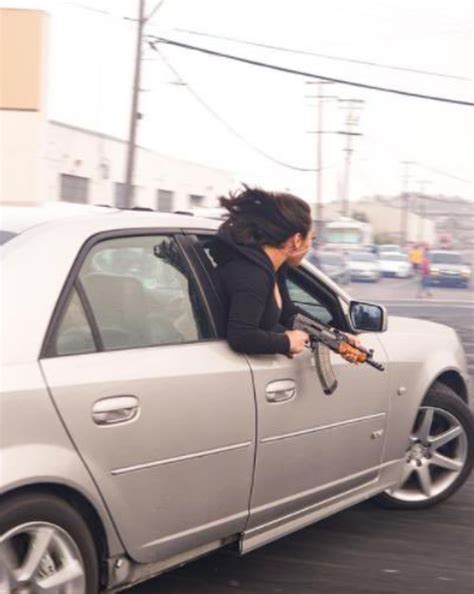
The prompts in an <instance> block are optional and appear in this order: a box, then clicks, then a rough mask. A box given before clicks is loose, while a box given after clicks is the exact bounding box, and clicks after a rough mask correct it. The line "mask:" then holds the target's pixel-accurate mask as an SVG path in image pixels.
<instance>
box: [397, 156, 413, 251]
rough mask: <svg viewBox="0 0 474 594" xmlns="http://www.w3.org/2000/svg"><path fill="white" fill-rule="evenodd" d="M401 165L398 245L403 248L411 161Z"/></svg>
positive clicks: (408, 204) (408, 206) (408, 200)
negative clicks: (402, 170)
mask: <svg viewBox="0 0 474 594" xmlns="http://www.w3.org/2000/svg"><path fill="white" fill-rule="evenodd" d="M402 165H404V166H405V170H404V172H403V191H402V205H401V220H400V245H401V246H404V245H405V244H406V242H407V231H408V229H407V227H408V212H409V209H410V194H409V193H408V182H409V180H410V166H411V165H413V161H402Z"/></svg>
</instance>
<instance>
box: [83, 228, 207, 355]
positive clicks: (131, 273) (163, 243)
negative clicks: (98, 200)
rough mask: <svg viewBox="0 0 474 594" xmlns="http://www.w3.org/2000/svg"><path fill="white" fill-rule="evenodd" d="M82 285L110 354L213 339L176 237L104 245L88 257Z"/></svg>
mask: <svg viewBox="0 0 474 594" xmlns="http://www.w3.org/2000/svg"><path fill="white" fill-rule="evenodd" d="M78 280H79V282H80V284H81V285H82V288H83V291H84V296H85V298H86V299H87V301H88V304H89V305H90V308H91V311H92V314H93V317H94V319H95V322H96V324H97V328H98V333H99V335H100V337H101V340H102V343H103V348H104V349H105V350H113V349H123V348H134V347H148V346H155V345H160V344H176V343H185V342H195V341H197V340H202V339H206V338H210V337H211V329H210V325H209V321H208V318H207V314H206V312H205V310H204V308H203V306H202V303H201V300H200V297H199V294H198V291H197V287H196V284H195V281H194V278H193V277H192V275H191V274H190V272H189V271H188V269H187V266H186V264H185V262H184V259H183V257H182V255H181V251H180V248H179V246H178V244H177V242H176V241H175V240H174V239H173V238H172V237H167V236H140V237H122V238H116V239H109V240H104V241H101V242H99V243H97V244H95V245H94V246H93V247H92V249H91V250H90V251H89V253H88V254H87V257H86V259H85V261H84V263H83V265H82V268H81V270H80V273H79V277H78Z"/></svg>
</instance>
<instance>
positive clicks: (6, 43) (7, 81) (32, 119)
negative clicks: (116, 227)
mask: <svg viewBox="0 0 474 594" xmlns="http://www.w3.org/2000/svg"><path fill="white" fill-rule="evenodd" d="M47 46H48V16H47V14H46V13H44V12H42V11H35V10H14V9H0V136H1V142H0V202H1V203H15V204H32V203H38V202H44V201H54V200H65V201H69V202H83V203H94V204H111V205H116V206H123V205H124V185H123V180H124V176H125V160H126V152H127V145H126V142H125V141H124V140H122V139H119V138H114V137H111V136H107V135H104V134H100V133H97V132H95V131H92V130H85V129H82V128H77V127H75V126H72V125H69V124H66V123H61V122H55V121H48V119H47V114H46V103H47V64H48V60H47ZM234 186H235V179H234V176H233V174H232V173H231V172H228V171H223V170H220V169H214V168H211V167H207V166H204V165H200V164H198V163H193V162H189V161H182V160H179V159H175V158H172V157H167V156H165V155H160V154H157V153H155V152H153V151H151V150H149V149H146V148H143V147H137V155H136V163H135V177H134V200H133V203H134V205H136V206H146V207H151V208H158V209H160V210H167V211H169V210H179V209H186V208H189V207H192V206H215V205H216V197H217V196H219V195H221V194H225V193H227V192H228V191H229V190H230V189H232V188H233V187H234Z"/></svg>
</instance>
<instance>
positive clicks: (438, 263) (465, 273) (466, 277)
mask: <svg viewBox="0 0 474 594" xmlns="http://www.w3.org/2000/svg"><path fill="white" fill-rule="evenodd" d="M428 257H429V260H430V264H431V283H432V284H433V285H445V286H458V287H464V288H467V287H468V286H469V283H470V280H471V275H472V272H471V267H470V266H469V265H468V264H466V262H465V261H464V260H463V257H462V255H461V254H460V253H459V252H452V251H450V250H436V251H432V252H430V253H429V256H428Z"/></svg>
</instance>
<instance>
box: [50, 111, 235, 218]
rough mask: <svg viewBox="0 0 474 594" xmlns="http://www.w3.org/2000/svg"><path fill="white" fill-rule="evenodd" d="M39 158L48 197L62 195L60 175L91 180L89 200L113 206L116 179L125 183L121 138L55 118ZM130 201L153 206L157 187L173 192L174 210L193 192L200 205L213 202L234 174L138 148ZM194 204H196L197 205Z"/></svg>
mask: <svg viewBox="0 0 474 594" xmlns="http://www.w3.org/2000/svg"><path fill="white" fill-rule="evenodd" d="M46 126H47V131H46V143H45V146H44V151H43V154H42V161H43V163H44V167H45V169H46V178H47V184H46V185H47V196H46V198H45V199H48V200H60V199H61V198H62V197H61V174H66V175H74V176H79V177H83V178H86V179H88V180H89V184H88V185H89V193H88V197H87V201H88V202H89V203H94V204H110V205H116V184H121V183H123V180H124V176H125V159H126V148H127V145H126V143H125V142H124V141H123V140H120V139H117V138H113V137H110V136H105V135H103V134H97V133H95V132H93V131H88V130H83V129H80V128H76V127H74V126H69V125H66V124H62V123H58V122H48V123H47V124H46ZM134 185H135V186H136V187H135V193H134V205H135V206H146V207H151V208H157V206H158V190H166V191H169V192H172V193H173V207H172V208H173V210H179V209H186V208H189V207H190V206H192V204H191V202H192V199H191V196H202V202H200V204H199V206H215V205H216V204H217V197H218V196H219V195H221V194H226V193H228V192H229V190H231V189H232V188H233V187H234V186H235V180H234V176H233V174H232V173H230V172H228V171H223V170H220V169H215V168H212V167H207V166H205V165H200V164H197V163H192V162H189V161H182V160H180V159H174V158H172V157H166V156H164V155H160V154H158V153H155V152H153V151H151V150H149V149H145V148H142V147H139V148H137V156H136V162H135V175H134ZM196 205H197V204H196Z"/></svg>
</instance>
